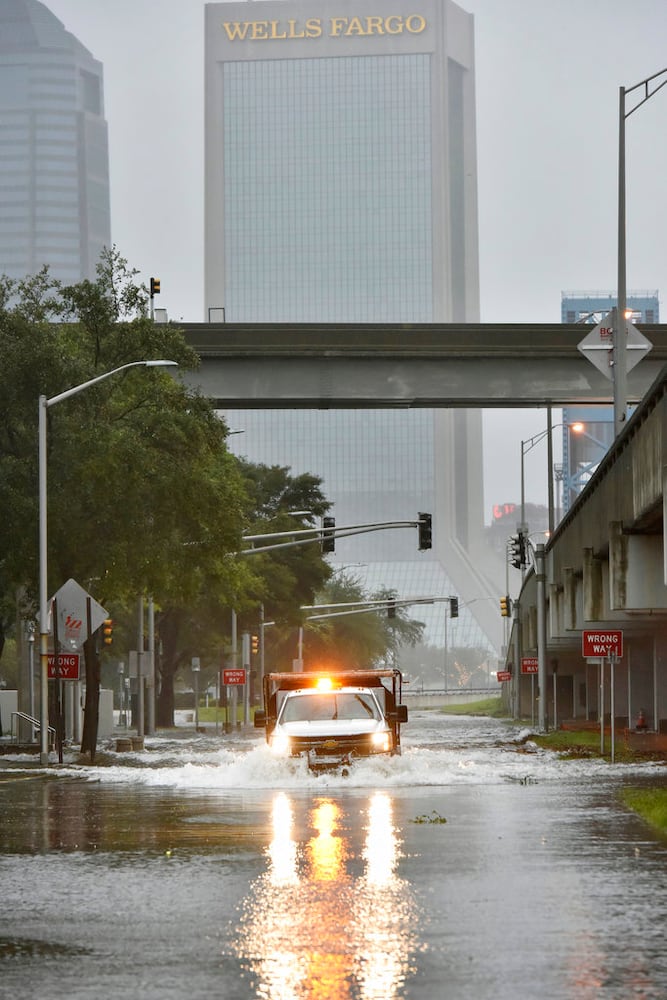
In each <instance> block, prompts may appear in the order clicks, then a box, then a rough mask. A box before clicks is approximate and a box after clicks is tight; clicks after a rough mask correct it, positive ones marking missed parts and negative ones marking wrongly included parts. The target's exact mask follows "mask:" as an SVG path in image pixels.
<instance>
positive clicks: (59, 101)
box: [0, 0, 111, 284]
mask: <svg viewBox="0 0 667 1000" xmlns="http://www.w3.org/2000/svg"><path fill="white" fill-rule="evenodd" d="M110 228H111V227H110V213H109V158H108V148H107V125H106V121H105V119H104V98H103V85H102V67H101V65H100V63H99V62H97V61H96V60H95V59H94V58H93V57H92V55H91V54H90V52H88V51H87V49H85V48H84V47H83V45H82V44H81V43H80V42H79V41H77V39H76V38H74V36H73V35H71V34H70V33H69V32H68V31H66V30H65V28H64V26H63V24H62V23H61V22H60V21H59V20H58V19H57V18H56V17H55V16H54V15H53V14H52V13H51V12H50V11H49V10H48V9H47V8H46V7H45V6H44V5H43V4H41V3H39V2H38V0H0V273H2V274H6V275H8V276H9V277H11V278H19V279H20V278H24V277H26V275H29V274H35V273H36V272H38V271H39V270H40V269H41V268H42V267H43V266H44V265H45V264H48V266H49V270H50V273H51V274H52V276H53V277H55V278H58V279H59V280H61V281H63V282H64V283H66V284H67V283H74V282H78V281H81V280H82V279H83V278H94V277H95V267H96V264H97V261H98V259H99V255H100V252H101V250H102V248H103V247H104V246H109V245H110V242H111V235H110Z"/></svg>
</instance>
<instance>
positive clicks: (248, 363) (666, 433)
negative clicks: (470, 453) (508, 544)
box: [181, 323, 667, 727]
mask: <svg viewBox="0 0 667 1000" xmlns="http://www.w3.org/2000/svg"><path fill="white" fill-rule="evenodd" d="M181 326H182V328H183V329H184V332H185V336H186V339H187V341H188V343H189V344H190V345H191V346H192V347H193V348H194V349H195V350H196V351H197V352H198V354H199V355H200V357H201V362H202V364H201V368H200V370H199V371H198V372H195V373H193V374H191V375H188V376H187V381H188V383H189V384H190V385H192V386H197V387H198V388H200V389H201V391H202V392H203V393H204V394H205V395H207V396H208V397H209V398H210V399H211V400H213V402H214V404H215V405H216V406H218V407H219V408H230V409H243V408H248V409H261V408H272V409H277V408H281V407H284V408H304V409H305V408H327V409H328V408H346V407H350V408H383V407H389V408H392V407H416V406H424V407H536V406H545V405H548V404H551V405H553V406H556V407H557V406H567V405H574V404H609V403H611V401H612V397H611V393H612V383H611V382H610V381H609V380H608V379H606V378H605V377H604V376H603V375H602V374H601V373H600V372H599V371H598V370H597V369H596V368H595V367H594V366H593V365H592V364H591V363H590V362H589V361H588V360H587V358H585V357H584V356H583V355H582V354H581V353H580V351H579V350H578V348H577V345H578V344H579V342H580V341H581V340H582V339H583V337H584V336H585V334H586V332H589V330H590V328H588V327H585V326H582V325H579V324H574V325H566V324H560V323H558V324H464V325H460V324H432V325H431V324H429V325H409V324H408V325H402V324H401V325H395V326H384V325H383V326H379V325H354V324H348V325H341V326H338V325H334V324H315V325H311V324H300V325H291V324H290V325H288V324H284V325H281V324H276V325H261V324H220V325H216V324H190V323H188V324H185V325H182V324H181ZM641 331H642V333H644V335H645V336H646V337H647V338H648V339H649V341H650V342H651V343H652V344H653V349H652V351H651V352H650V353H649V354H648V355H647V357H646V358H645V359H644V360H643V361H642V362H641V364H639V365H637V367H636V368H634V369H633V370H632V371H631V372H630V373H629V374H628V398H629V401H630V402H633V403H639V404H640V405H639V407H638V409H637V411H636V412H635V414H634V415H633V417H632V419H631V420H630V421H629V423H628V426H627V428H626V430H625V432H624V433H623V434H622V435H621V436H620V437H619V439H618V440H617V441H616V443H615V445H614V446H613V447H612V449H611V450H610V451H609V453H608V455H607V457H606V458H605V460H604V462H603V463H602V464H601V466H600V468H599V469H598V472H597V474H596V475H595V476H594V478H593V480H592V481H591V483H590V484H589V486H588V487H587V488H586V490H585V491H584V493H583V494H582V495H581V497H580V499H579V501H578V502H577V503H575V504H574V506H573V508H572V510H571V511H570V512H569V514H568V516H567V518H566V519H565V520H564V521H563V522H562V523H561V525H560V526H559V527H558V530H557V531H556V533H555V534H554V536H553V538H552V540H551V541H550V543H549V545H548V548H547V586H546V608H545V612H546V615H547V622H548V635H547V658H548V664H547V666H548V684H547V691H546V698H547V701H548V703H549V710H548V713H550V714H549V717H550V718H551V719H552V720H553V710H554V694H555V702H556V706H557V709H558V715H559V717H560V718H563V717H565V716H568V717H575V718H576V717H592V716H595V715H596V712H597V710H598V705H597V689H596V684H595V678H594V674H595V672H596V670H597V667H595V666H591V665H590V664H588V665H587V664H586V661H584V660H583V659H582V656H581V631H582V629H583V628H592V627H597V626H601V627H602V626H604V625H605V624H606V625H607V627H610V626H611V624H612V623H613V624H614V626H618V625H620V626H622V628H623V629H624V631H625V633H626V650H627V653H626V659H625V660H624V664H623V666H622V668H621V669H620V670H619V671H618V676H619V677H623V676H625V680H623V681H618V683H619V684H621V685H625V686H624V688H623V691H621V690H620V689H619V692H618V695H617V699H616V712H617V714H618V716H619V718H620V719H621V720H623V719H627V718H630V717H631V716H632V715H633V713H634V712H635V711H636V710H638V709H639V708H640V707H641V708H643V709H644V711H645V712H648V713H649V715H650V719H651V723H652V724H653V725H655V726H656V727H659V726H665V727H667V700H666V699H667V690H666V689H667V674H666V673H665V670H666V668H665V664H666V663H667V584H666V580H667V569H666V568H665V567H666V566H667V554H665V551H664V527H663V525H664V504H665V501H664V497H663V471H662V470H663V467H664V468H667V428H666V425H665V420H666V419H667V403H665V399H664V397H665V386H666V385H667V381H666V380H667V376H666V375H665V371H667V369H665V367H664V366H665V365H667V325H663V324H659V325H653V326H649V325H642V327H641ZM513 596H514V595H513ZM517 608H518V617H517V620H516V622H515V624H514V627H513V630H512V638H511V641H510V644H509V654H508V657H507V665H508V666H511V668H512V670H513V676H514V680H513V681H512V685H514V684H515V683H516V682H517V681H518V683H519V687H518V688H517V689H516V690H517V694H518V695H519V697H520V702H521V707H522V712H523V714H524V715H525V714H528V715H529V716H530V715H531V713H532V711H533V709H534V706H531V694H532V693H533V692H534V691H536V690H537V687H536V685H535V684H534V683H533V681H532V679H531V678H530V677H527V676H524V677H521V676H520V674H519V673H518V669H517V668H518V665H520V663H521V659H522V658H523V657H524V656H525V657H531V656H535V655H536V652H537V618H538V616H537V587H536V579H535V575H534V573H530V574H529V575H528V577H527V579H526V582H525V586H524V588H523V591H522V593H521V596H520V601H519V603H518V605H517ZM554 668H555V669H554ZM623 670H625V675H624V674H623ZM554 678H555V679H554ZM623 692H625V693H623ZM513 696H514V691H513ZM605 710H606V709H605Z"/></svg>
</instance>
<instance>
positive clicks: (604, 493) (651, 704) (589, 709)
mask: <svg viewBox="0 0 667 1000" xmlns="http://www.w3.org/2000/svg"><path fill="white" fill-rule="evenodd" d="M640 367H641V366H640ZM666 470H667V368H665V369H663V371H662V372H661V373H660V375H659V376H658V378H657V379H656V380H655V382H654V384H653V385H652V386H651V387H650V388H649V391H648V392H647V394H646V396H645V398H644V399H643V400H642V402H641V403H640V405H639V406H638V408H637V410H636V411H635V412H634V414H633V415H632V418H631V419H630V420H629V421H628V424H627V426H626V428H625V430H624V431H623V433H622V434H620V435H619V437H618V438H617V439H616V441H615V443H614V444H613V445H612V447H611V448H610V450H609V451H608V453H607V455H606V456H605V458H604V459H603V461H602V462H601V463H600V465H599V467H598V469H597V471H596V472H595V474H594V476H593V478H592V479H591V480H590V481H589V482H588V484H587V485H586V488H585V489H584V491H583V492H582V493H581V494H580V495H579V497H578V498H577V500H576V502H575V503H574V505H573V506H572V508H571V510H570V511H569V512H568V514H567V516H566V517H565V518H564V519H563V521H562V522H561V523H560V524H559V525H558V528H557V529H556V531H555V532H554V534H553V536H552V538H551V539H550V540H549V541H548V543H547V545H546V549H545V566H544V570H545V572H544V591H543V594H544V606H543V607H542V608H541V607H540V600H541V599H540V592H541V590H540V587H538V582H539V581H538V577H537V575H536V573H535V571H534V570H531V572H530V573H529V574H528V575H527V577H526V579H525V581H524V584H523V587H522V589H521V592H520V594H519V595H518V601H517V602H516V604H515V608H514V613H515V618H514V621H513V627H512V634H511V638H510V642H509V651H508V655H507V663H506V666H507V668H508V669H511V670H512V672H513V678H512V681H511V682H510V684H511V685H512V687H513V692H512V693H513V694H518V695H519V697H520V703H521V714H522V715H528V716H530V715H531V714H534V713H535V712H536V710H535V706H534V705H531V696H532V694H534V693H538V692H537V685H536V684H534V683H533V681H532V679H531V677H529V676H527V675H522V674H521V672H520V668H521V662H522V660H523V658H524V657H534V658H535V657H537V656H538V645H539V643H538V631H539V629H540V620H541V619H540V613H541V612H542V611H543V612H544V615H545V617H544V619H542V621H543V622H544V625H543V627H542V631H543V633H544V632H546V671H545V682H546V683H545V687H546V691H544V692H542V693H543V695H544V696H545V697H546V705H547V711H546V715H547V721H548V724H553V721H554V706H555V708H556V710H557V720H556V721H562V720H563V719H566V718H575V719H580V720H587V721H595V720H597V719H598V718H599V716H598V712H599V710H600V705H601V701H600V683H599V670H600V660H599V659H598V658H594V659H591V660H586V659H584V657H583V655H582V631H583V630H594V631H595V630H599V631H600V632H605V631H609V630H622V632H623V656H622V659H620V661H619V662H618V663H617V664H616V665H615V666H614V701H613V704H614V710H613V715H614V718H615V722H616V726H617V727H621V728H623V727H625V726H627V725H628V723H630V725H631V726H633V725H634V724H635V722H636V718H637V715H638V712H639V710H640V709H642V710H643V713H644V715H645V717H646V720H647V722H648V726H649V729H654V730H657V731H659V732H667V550H666V548H665V530H664V526H665V512H666V509H667V500H666V497H665V483H666V481H667V471H666ZM610 675H611V668H610V664H609V661H607V663H606V666H605V681H604V685H605V694H604V696H603V697H604V705H603V711H604V715H605V718H607V717H608V718H609V719H610V718H611V714H612V708H611V705H612V702H611V697H610V695H611V688H610V679H611V678H610ZM517 681H518V683H519V688H514V685H515V684H516V683H517ZM554 695H555V698H554ZM535 717H536V718H537V717H539V715H538V714H536V715H535Z"/></svg>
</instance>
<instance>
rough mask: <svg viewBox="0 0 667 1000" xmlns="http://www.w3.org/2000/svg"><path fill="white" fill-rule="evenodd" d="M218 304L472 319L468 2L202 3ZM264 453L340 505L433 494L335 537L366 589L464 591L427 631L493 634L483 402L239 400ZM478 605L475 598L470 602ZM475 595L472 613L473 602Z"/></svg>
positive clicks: (386, 506)
mask: <svg viewBox="0 0 667 1000" xmlns="http://www.w3.org/2000/svg"><path fill="white" fill-rule="evenodd" d="M205 217H206V264H205V267H206V293H205V295H206V318H207V319H209V320H218V321H221V320H223V319H224V320H226V321H227V322H249V323H252V322H276V323H279V322H283V323H284V322H289V323H383V322H387V323H405V324H406V327H405V336H406V337H409V336H410V327H409V325H410V324H411V323H428V322H455V321H456V322H465V321H470V322H475V321H478V319H479V288H478V285H479V280H478V245H477V189H476V145H475V111H474V47H473V22H472V17H471V16H470V15H468V14H467V13H465V12H464V11H463V10H462V9H461V8H460V7H458V6H457V5H456V4H454V3H452V2H450V0H423V2H420V3H418V4H417V5H413V4H407V3H406V2H405V0H399V2H398V3H394V4H393V5H391V6H390V7H388V6H387V4H386V2H385V0H355V2H351V0H310V2H305V0H267V2H262V0H259V2H245V3H243V2H240V3H224V4H208V5H207V7H206V211H205ZM227 418H228V420H229V422H230V424H231V425H232V426H234V427H235V428H243V429H244V432H245V433H244V434H243V435H241V436H239V437H237V438H235V439H234V440H233V445H234V446H236V448H237V450H238V451H240V452H242V453H244V454H246V455H247V456H248V457H249V458H251V459H252V460H254V461H261V462H266V463H267V464H281V465H287V466H289V467H291V468H292V470H293V471H294V472H295V473H300V472H304V471H310V472H313V473H315V474H318V475H321V476H322V477H323V479H324V489H325V492H326V494H327V496H328V497H329V499H330V500H331V501H332V502H333V504H334V510H333V513H334V515H335V517H336V520H337V524H339V525H344V524H363V523H369V522H379V521H394V520H405V519H409V518H415V519H416V517H417V513H418V512H419V511H429V512H432V513H433V525H434V530H433V539H434V547H433V550H432V552H430V553H421V554H420V553H418V552H417V538H416V532H415V531H405V530H403V531H398V530H393V531H383V532H375V533H372V534H367V535H358V536H355V538H354V539H351V540H341V541H340V542H338V543H337V545H336V561H337V562H339V564H341V565H345V566H348V567H350V568H351V571H352V572H353V573H354V575H356V576H358V577H359V578H360V579H361V580H362V582H364V584H365V585H366V586H367V587H368V588H372V589H374V588H376V587H381V586H385V587H390V588H392V589H396V590H397V591H398V592H399V594H400V595H401V596H409V595H417V594H419V595H424V594H430V595H435V596H447V595H449V594H456V595H460V596H461V597H462V598H463V600H462V601H461V613H460V618H459V619H458V620H457V621H456V622H455V623H449V633H447V628H448V625H447V623H446V622H445V615H446V612H447V605H446V604H445V605H443V604H440V605H436V606H434V607H435V608H436V610H435V611H434V612H432V613H430V614H427V615H423V614H422V608H420V609H419V616H420V617H424V618H425V620H426V619H428V621H427V624H428V633H427V640H428V641H430V642H432V643H434V644H440V645H442V643H443V641H449V642H450V644H452V645H455V644H461V645H465V644H475V643H480V644H481V643H483V642H485V641H488V638H489V637H491V636H493V637H494V639H495V638H496V637H497V630H498V627H499V626H498V625H497V619H498V615H497V610H496V609H495V608H494V609H493V611H494V614H493V615H492V614H491V613H490V612H491V605H490V603H489V602H486V604H485V603H484V601H483V600H480V598H486V597H488V596H489V594H490V593H491V592H492V591H491V589H490V585H489V583H488V581H487V579H486V577H485V575H484V573H483V572H482V571H481V565H482V563H481V558H479V556H480V553H481V546H482V541H481V538H482V525H483V511H482V502H483V500H482V492H483V491H482V439H481V416H480V414H479V413H478V412H475V411H467V410H458V411H444V410H441V411H430V410H418V409H407V410H401V411H398V410H371V411H368V410H367V411H363V412H362V411H354V410H350V411H330V410H318V411H306V410H300V411H291V412H290V411H287V412H286V411H282V410H281V411H251V412H249V411H242V412H238V411H237V412H228V413H227ZM468 605H469V606H468ZM471 609H474V613H473V610H471Z"/></svg>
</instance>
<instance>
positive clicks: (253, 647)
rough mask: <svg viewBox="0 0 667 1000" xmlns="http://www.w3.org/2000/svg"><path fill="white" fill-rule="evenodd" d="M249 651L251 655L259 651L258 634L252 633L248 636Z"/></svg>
mask: <svg viewBox="0 0 667 1000" xmlns="http://www.w3.org/2000/svg"><path fill="white" fill-rule="evenodd" d="M250 651H251V652H252V655H253V656H256V655H257V653H259V636H258V635H253V636H251V637H250Z"/></svg>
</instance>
